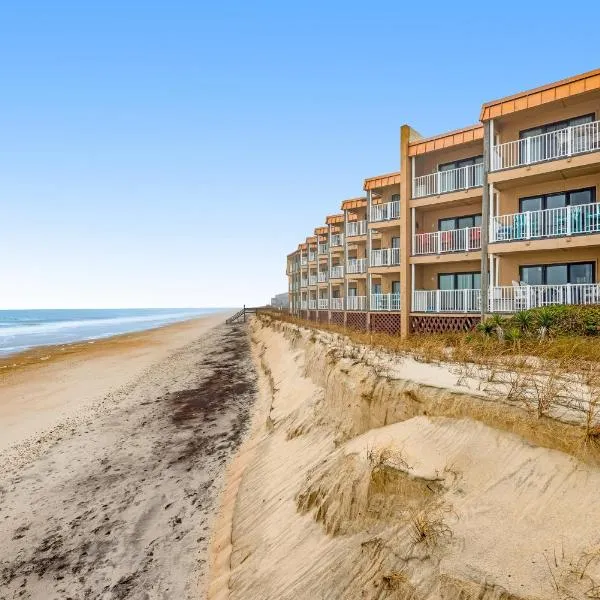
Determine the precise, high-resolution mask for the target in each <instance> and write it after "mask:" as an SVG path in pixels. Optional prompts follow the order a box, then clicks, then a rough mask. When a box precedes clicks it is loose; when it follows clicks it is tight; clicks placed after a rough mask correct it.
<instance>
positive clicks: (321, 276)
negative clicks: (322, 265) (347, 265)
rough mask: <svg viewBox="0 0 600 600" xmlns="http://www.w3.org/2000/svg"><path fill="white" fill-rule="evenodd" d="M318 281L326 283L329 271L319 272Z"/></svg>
mask: <svg viewBox="0 0 600 600" xmlns="http://www.w3.org/2000/svg"><path fill="white" fill-rule="evenodd" d="M317 281H318V282H319V283H326V282H327V271H319V273H318V274H317Z"/></svg>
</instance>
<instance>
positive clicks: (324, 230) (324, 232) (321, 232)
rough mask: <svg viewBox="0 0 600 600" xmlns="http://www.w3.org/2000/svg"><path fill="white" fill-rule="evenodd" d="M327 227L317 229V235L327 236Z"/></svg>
mask: <svg viewBox="0 0 600 600" xmlns="http://www.w3.org/2000/svg"><path fill="white" fill-rule="evenodd" d="M328 231H329V230H328V229H327V227H315V235H327V232H328Z"/></svg>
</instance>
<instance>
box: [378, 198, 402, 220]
mask: <svg viewBox="0 0 600 600" xmlns="http://www.w3.org/2000/svg"><path fill="white" fill-rule="evenodd" d="M399 218H400V202H398V201H397V200H395V201H394V202H385V203H384V204H374V205H373V206H371V221H373V222H376V221H391V220H392V219H399Z"/></svg>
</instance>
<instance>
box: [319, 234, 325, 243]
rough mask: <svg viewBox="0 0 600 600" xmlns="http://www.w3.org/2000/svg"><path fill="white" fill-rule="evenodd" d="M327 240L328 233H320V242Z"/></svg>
mask: <svg viewBox="0 0 600 600" xmlns="http://www.w3.org/2000/svg"><path fill="white" fill-rule="evenodd" d="M326 241H327V236H326V235H320V236H319V242H326Z"/></svg>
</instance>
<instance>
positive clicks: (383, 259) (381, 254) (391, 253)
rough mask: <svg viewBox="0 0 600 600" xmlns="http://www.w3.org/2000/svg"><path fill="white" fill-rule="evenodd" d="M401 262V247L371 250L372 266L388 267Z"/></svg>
mask: <svg viewBox="0 0 600 600" xmlns="http://www.w3.org/2000/svg"><path fill="white" fill-rule="evenodd" d="M399 264H400V248H383V249H381V250H371V266H372V267H388V266H391V265H399Z"/></svg>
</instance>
